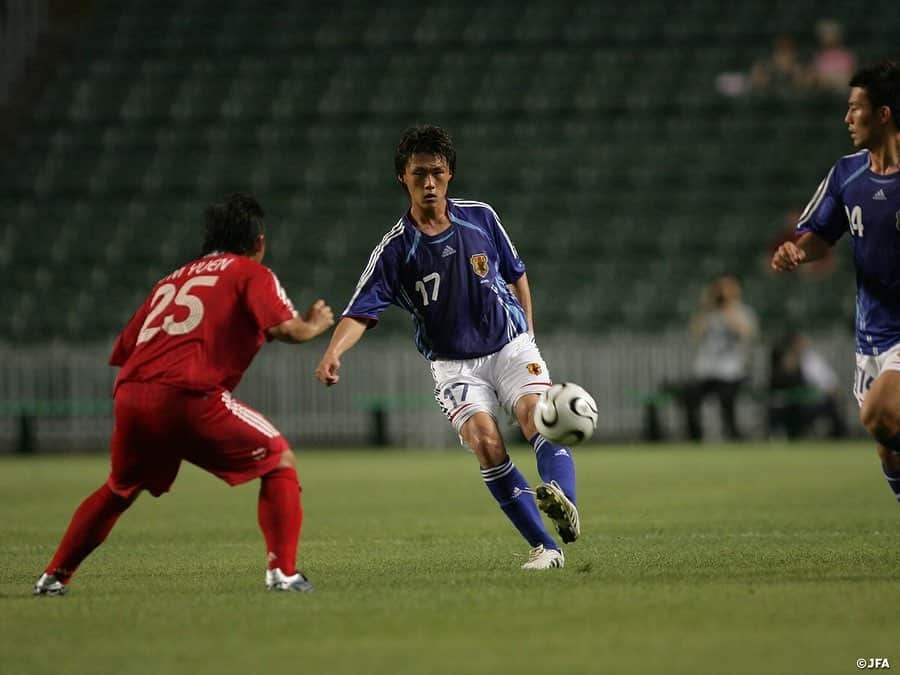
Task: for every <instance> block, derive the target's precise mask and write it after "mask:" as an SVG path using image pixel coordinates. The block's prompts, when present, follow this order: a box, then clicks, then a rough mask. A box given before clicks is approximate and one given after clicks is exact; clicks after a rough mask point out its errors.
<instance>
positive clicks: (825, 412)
mask: <svg viewBox="0 0 900 675" xmlns="http://www.w3.org/2000/svg"><path fill="white" fill-rule="evenodd" d="M769 365H770V368H769V403H768V434H769V436H770V437H777V436H781V435H785V436H787V438H789V439H795V438H799V437H801V436H805V435H806V434H808V433H809V432H811V431H813V429H814V427H815V425H816V422H818V420H820V419H824V420H825V421H826V422H827V423H828V430H827V432H826V433H827V434H828V436H829V437H830V438H842V437H844V436H846V435H847V426H846V424H845V423H844V418H843V415H842V414H841V405H840V396H839V389H838V377H837V374H836V373H835V372H834V369H833V368H832V367H831V366H830V365H828V362H827V361H826V360H825V358H824V357H823V356H822V355H821V354H820V353H819V352H818V351H816V350H815V349H814V348H813V347H812V344H811V343H810V340H809V338H808V337H806V336H805V335H803V334H802V333H798V332H790V333H788V334H787V335H785V336H784V337H782V338H781V339H779V340H778V341H777V342H776V343H775V345H774V346H773V347H772V351H771V354H770V364H769Z"/></svg>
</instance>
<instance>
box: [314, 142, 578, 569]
mask: <svg viewBox="0 0 900 675" xmlns="http://www.w3.org/2000/svg"><path fill="white" fill-rule="evenodd" d="M455 165H456V150H455V149H454V146H453V142H452V140H451V138H450V136H449V135H448V134H447V132H446V131H444V130H443V129H441V128H439V127H434V126H421V127H414V128H411V129H408V130H407V131H406V132H405V133H404V135H403V138H402V139H401V141H400V144H399V146H398V147H397V151H396V154H395V157H394V166H395V169H396V176H397V180H398V181H400V183H401V184H402V185H403V186H404V188H405V190H406V192H407V194H408V197H409V210H408V211H407V212H406V213H405V214H404V215H403V217H402V218H400V220H399V221H398V222H397V224H396V225H394V227H392V228H391V229H390V230H388V232H387V234H385V235H384V237H383V238H382V240H381V242H380V243H379V244H378V245H377V246H376V247H375V249H374V250H373V251H372V255H371V257H370V258H369V263H368V265H367V266H366V268H365V270H364V271H363V273H362V276H361V277H360V279H359V283H358V285H357V286H356V291H355V292H354V293H353V297H352V298H351V299H350V302H349V303H348V305H347V308H346V309H345V310H344V313H343V315H342V318H341V321H340V323H339V324H338V325H337V327H336V328H335V331H334V334H333V335H332V338H331V342H330V344H329V345H328V349H327V350H326V351H325V354H324V356H323V357H322V361H321V363H320V364H319V366H318V368H317V369H316V377H317V378H318V379H319V380H320V381H321V382H323V383H325V384H327V385H332V384H335V383H336V382H338V380H339V379H340V375H338V369H339V368H340V366H341V361H340V358H341V355H343V354H344V353H345V352H346V351H347V350H348V349H350V348H351V347H353V346H354V345H355V344H356V343H357V342H358V341H359V340H360V338H362V336H363V334H364V333H365V332H366V330H367V329H368V328H371V327H372V326H374V325H375V324H376V323H377V321H378V318H379V316H380V315H381V313H382V312H383V311H384V310H385V309H386V308H387V307H388V305H391V304H394V305H398V306H399V307H401V308H403V309H405V310H406V311H407V312H409V313H410V315H411V316H412V318H413V322H414V324H415V341H416V347H417V348H418V350H419V352H421V354H422V355H423V356H424V357H425V358H426V359H428V360H429V361H430V362H431V374H432V376H433V377H434V385H435V388H434V394H435V398H436V399H437V401H438V403H439V404H440V406H441V408H442V410H443V412H444V414H445V415H446V416H447V419H448V420H449V421H450V422H451V424H452V425H453V427H454V429H455V430H456V432H457V433H458V434H459V437H460V439H461V440H462V442H464V443H465V444H466V445H467V446H468V447H469V448H470V449H471V450H472V452H473V453H474V455H475V457H476V458H477V459H478V463H479V464H480V465H481V475H482V478H483V480H484V482H485V485H486V486H487V488H488V490H490V492H491V494H492V495H493V497H494V499H496V500H497V502H498V504H499V506H500V508H501V509H502V510H503V512H504V513H505V514H506V516H507V517H508V518H509V520H510V521H512V523H513V525H515V527H516V528H517V529H518V531H519V532H520V533H521V535H522V536H523V537H524V538H525V539H526V541H528V543H529V544H530V546H531V552H530V555H529V558H528V561H527V562H526V563H525V564H524V565H523V567H524V568H525V569H548V568H554V567H562V566H563V564H564V562H565V558H564V556H563V553H562V551H561V550H560V548H559V545H558V544H557V543H556V541H555V540H554V538H553V537H552V536H551V535H550V534H549V533H548V531H547V529H546V528H545V527H544V524H543V522H542V520H541V515H540V511H539V510H538V507H540V510H542V511H544V513H546V514H547V515H548V516H549V517H550V519H551V520H552V521H553V522H554V525H555V526H556V529H557V531H558V532H559V534H560V537H561V538H562V540H563V542H566V543H568V542H572V541H575V540H576V539H577V538H578V535H579V531H580V527H579V520H578V511H577V509H576V507H575V465H574V463H573V461H572V455H571V451H570V450H569V448H564V447H560V446H557V445H554V444H553V443H551V442H550V441H548V440H547V439H545V438H543V437H542V436H541V435H540V434H539V433H538V431H537V429H536V428H535V426H534V422H533V421H532V413H533V411H534V406H535V402H536V401H537V399H538V395H539V394H540V393H542V392H543V391H545V390H546V389H547V388H548V387H549V386H550V384H551V381H550V374H549V372H548V369H547V364H546V363H545V362H544V360H543V358H542V357H541V353H540V351H539V350H538V347H537V344H536V343H535V341H534V330H533V323H532V315H531V292H530V290H529V286H528V278H527V277H526V275H525V264H524V263H523V262H522V259H521V258H520V257H519V254H518V253H517V252H516V249H515V246H513V243H512V241H511V240H510V238H509V236H508V235H507V233H506V230H504V229H503V225H501V223H500V218H499V217H498V216H497V213H496V212H495V211H494V209H492V208H491V207H490V206H489V205H488V204H484V203H482V202H476V201H468V200H463V199H449V198H448V197H447V191H448V188H449V187H450V181H451V180H452V178H453V173H454V169H455ZM501 411H502V412H505V413H507V414H510V415H513V416H514V417H515V419H516V420H517V421H518V423H519V426H520V427H521V429H522V432H523V434H524V435H525V437H526V438H527V439H528V440H529V442H530V443H531V445H532V446H533V447H534V449H535V453H536V456H537V466H538V473H539V474H540V476H541V479H542V480H543V481H544V482H543V483H542V484H541V485H540V486H538V488H537V489H536V490H532V489H531V487H530V486H529V484H528V481H527V480H526V479H525V477H524V476H523V475H522V474H521V473H520V472H519V470H518V469H517V468H516V467H515V465H514V464H513V463H512V460H511V459H510V457H509V455H508V454H507V452H506V447H505V446H504V444H503V438H502V437H501V435H500V431H499V429H498V427H497V416H498V414H500V412H501ZM532 495H536V497H537V500H535V499H534V498H533V497H532ZM536 502H537V503H536Z"/></svg>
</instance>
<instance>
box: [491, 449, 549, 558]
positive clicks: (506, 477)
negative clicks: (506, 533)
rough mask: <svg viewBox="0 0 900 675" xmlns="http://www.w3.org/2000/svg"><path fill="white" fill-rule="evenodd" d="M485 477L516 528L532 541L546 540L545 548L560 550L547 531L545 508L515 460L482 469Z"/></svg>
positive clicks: (540, 541)
mask: <svg viewBox="0 0 900 675" xmlns="http://www.w3.org/2000/svg"><path fill="white" fill-rule="evenodd" d="M481 477H482V478H483V479H484V484H485V485H487V488H488V490H490V491H491V494H492V495H494V499H496V500H497V503H498V504H500V508H501V509H503V513H505V514H506V517H507V518H509V519H510V520H511V521H512V524H513V525H515V526H516V529H517V530H518V531H519V532H520V533H521V535H522V536H523V537H525V541H527V542H528V543H529V545H531V546H532V547H533V546H537V545H538V544H543V545H544V548H553V549H557V550H559V546H557V544H556V542H555V541H554V540H553V537H551V536H550V534H549V533H548V532H547V530H546V528H545V527H544V523H543V521H542V520H541V512H540V511H538V507H537V503H536V502H535V501H534V498H533V497H532V496H531V493H530V492H529V490H531V487H530V486H529V485H528V481H527V480H525V476H523V475H522V474H521V473H520V472H519V470H518V469H517V468H516V466H515V465H514V464H513V463H512V460H511V459H509V458H507V460H506V461H505V462H504V463H503V464H501V465H500V466H495V467H493V468H491V469H485V468H483V467H482V469H481Z"/></svg>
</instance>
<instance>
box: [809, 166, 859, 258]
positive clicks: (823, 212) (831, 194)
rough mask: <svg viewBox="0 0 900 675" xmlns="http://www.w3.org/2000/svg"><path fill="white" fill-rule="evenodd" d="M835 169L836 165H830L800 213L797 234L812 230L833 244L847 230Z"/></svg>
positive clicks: (845, 215)
mask: <svg viewBox="0 0 900 675" xmlns="http://www.w3.org/2000/svg"><path fill="white" fill-rule="evenodd" d="M835 169H836V167H832V169H831V171H829V172H828V175H827V176H826V177H825V180H823V181H822V182H821V183H820V184H819V187H818V189H817V190H816V192H815V194H814V195H813V197H812V199H811V200H810V201H809V204H807V205H806V208H805V209H804V210H803V213H802V214H801V215H800V220H799V221H798V223H797V234H803V233H805V232H812V233H814V234H816V235H818V236H819V237H821V238H822V239H824V240H825V241H827V242H829V243H832V244H833V243H835V242H836V241H837V240H838V239H840V238H841V236H842V235H843V234H844V232H846V231H847V214H846V213H845V211H844V207H843V203H842V200H841V196H840V186H839V184H838V172H837V171H836V170H835Z"/></svg>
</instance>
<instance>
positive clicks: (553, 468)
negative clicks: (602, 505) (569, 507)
mask: <svg viewBox="0 0 900 675" xmlns="http://www.w3.org/2000/svg"><path fill="white" fill-rule="evenodd" d="M528 442H529V443H531V445H532V446H533V447H534V454H535V455H537V466H538V473H539V474H541V480H543V481H544V482H545V483H549V482H550V481H552V480H555V481H556V482H557V483H559V487H561V488H562V491H563V493H564V494H565V495H566V497H568V498H569V499H570V500H571V501H572V503H573V504H574V503H575V462H574V461H573V460H572V451H571V450H569V448H564V447H563V446H561V445H555V444H553V443H551V442H550V441H548V440H547V439H546V438H544V437H543V436H541V435H540V434H535V435H534V436H533V437H532V438H531V440H529V441H528Z"/></svg>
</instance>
